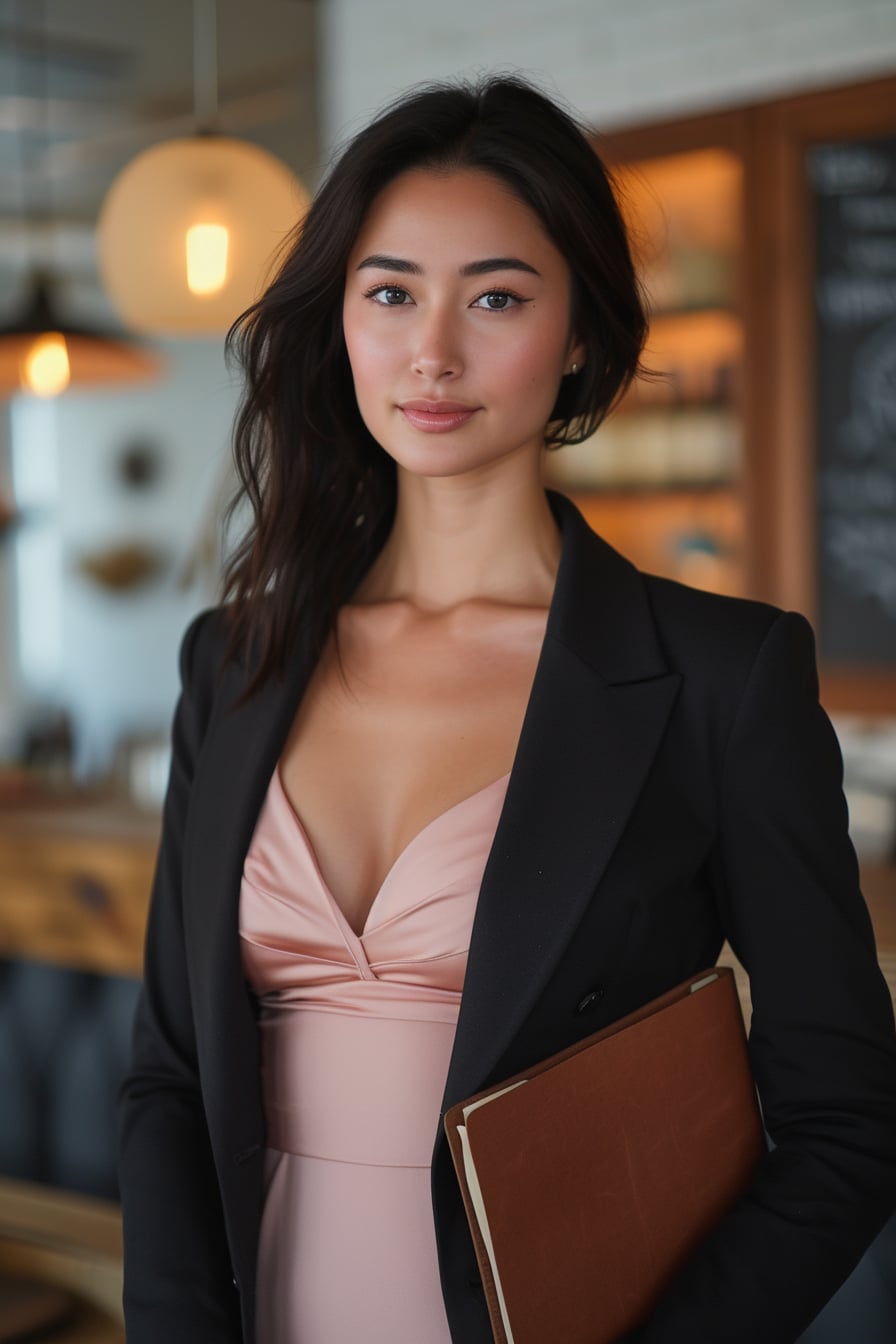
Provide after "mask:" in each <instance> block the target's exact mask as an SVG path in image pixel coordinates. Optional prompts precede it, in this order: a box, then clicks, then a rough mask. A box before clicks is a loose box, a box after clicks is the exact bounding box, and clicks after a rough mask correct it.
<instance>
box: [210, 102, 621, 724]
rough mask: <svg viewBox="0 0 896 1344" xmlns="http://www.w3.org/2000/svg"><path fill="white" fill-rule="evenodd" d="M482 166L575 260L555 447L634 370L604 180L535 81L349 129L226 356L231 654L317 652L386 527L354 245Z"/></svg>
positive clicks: (588, 422) (257, 665)
mask: <svg viewBox="0 0 896 1344" xmlns="http://www.w3.org/2000/svg"><path fill="white" fill-rule="evenodd" d="M430 167H431V168H437V169H440V170H457V169H469V168H473V169H479V170H482V171H485V172H488V173H491V174H492V175H493V176H495V177H496V178H499V179H500V180H501V181H502V182H503V183H505V184H506V185H507V186H509V187H510V188H511V189H512V190H513V192H514V193H515V194H516V196H517V197H518V198H519V199H520V200H521V201H522V202H524V204H526V205H528V206H529V207H530V209H532V210H534V212H535V214H536V215H537V216H538V217H539V219H540V220H541V222H542V225H543V227H544V228H545V230H546V232H547V234H548V236H549V237H550V239H551V240H552V242H553V243H554V245H555V246H556V247H557V248H558V250H559V251H560V252H561V253H562V254H563V256H564V257H565V259H566V262H567V264H568V265H569V267H570V270H571V272H572V326H573V329H574V331H575V332H576V336H577V338H578V339H580V340H582V341H583V342H584V343H585V345H586V348H587V357H586V360H585V365H584V368H583V369H582V371H581V372H579V373H578V374H577V375H576V376H575V377H565V378H563V380H562V382H561V386H560V389H559V392H558V396H557V401H556V404H555V406H554V408H553V412H552V416H551V420H550V423H549V425H548V428H547V432H546V444H547V446H548V447H554V448H556V447H560V446H561V445H562V444H564V443H578V442H581V440H582V439H584V438H586V437H588V436H589V435H591V434H593V433H594V431H595V430H596V429H597V427H598V425H599V424H600V423H601V421H602V420H603V419H604V418H605V417H606V415H607V414H608V413H609V411H610V410H611V409H612V407H613V406H614V405H615V404H616V402H617V401H618V400H619V398H620V397H621V396H622V394H623V393H624V391H625V390H626V388H627V387H628V385H629V383H630V382H631V380H632V378H633V377H634V376H635V374H636V373H637V372H638V370H639V360H640V355H641V350H642V348H643V344H644V340H645V336H646V331H647V319H646V315H645V311H644V307H643V304H642V299H641V293H640V288H639V285H638V282H637V280H636V277H635V272H634V267H633V265H632V258H631V253H630V251H629V245H628V239H627V237H626V231H625V227H624V225H623V221H622V216H621V214H620V210H619V207H618V205H617V202H616V200H615V198H614V195H613V190H612V187H611V182H610V178H609V174H608V172H607V170H606V168H605V167H604V165H603V163H602V162H601V160H600V158H599V157H598V155H597V153H596V152H595V150H594V149H593V147H592V145H591V144H590V143H589V141H588V139H587V138H586V135H585V133H584V132H583V130H582V129H580V127H579V126H578V125H577V123H576V121H575V120H574V119H573V117H572V116H571V115H569V114H568V113H567V112H566V111H564V110H563V109H562V108H560V107H559V106H558V105H557V104H556V103H555V102H553V101H552V100H551V99H549V98H547V97H546V96H545V95H544V94H542V93H541V92H539V91H538V90H537V89H536V88H534V87H533V86H532V85H531V84H529V83H527V82H526V81H525V80H523V79H520V78H518V77H515V76H490V77H485V78H482V79H480V80H478V81H475V82H456V83H438V84H427V85H424V86H422V87H419V88H415V89H412V90H411V91H410V92H409V93H407V94H405V95H404V96H403V97H402V98H400V99H399V100H398V101H396V102H394V103H392V104H391V105H390V106H389V107H387V108H386V110H385V111H384V112H382V113H381V114H380V115H379V116H378V117H377V118H376V119H375V120H374V121H373V122H371V124H370V125H369V126H367V127H366V128H365V129H364V130H362V131H361V132H360V133H359V134H358V135H356V136H355V137H354V139H352V140H351V141H350V142H349V144H348V145H347V147H346V148H345V149H344V150H343V152H342V153H341V154H340V156H339V157H338V159H337V160H336V162H335V163H334V164H333V166H332V168H331V169H330V171H329V173H328V174H327V176H326V178H325V180H324V182H323V184H322V186H321V187H320V189H319V190H318V192H317V194H316V196H315V198H314V201H313V203H312V205H311V207H310V209H309V211H308V213H307V215H306V216H305V218H304V220H302V221H301V223H300V224H299V225H298V226H297V228H296V229H295V231H294V233H293V235H292V236H291V237H290V238H289V239H288V240H287V244H286V246H285V248H284V252H283V254H282V260H281V261H280V264H279V268H278V270H277V272H276V275H275V277H274V279H273V281H272V283H271V284H270V286H269V287H268V289H267V290H266V292H265V293H264V294H263V295H262V297H261V298H260V299H259V300H258V301H257V302H256V303H255V304H254V305H253V306H252V307H251V308H249V309H248V310H247V311H246V312H245V313H244V314H243V315H242V316H241V317H240V318H239V319H238V320H237V322H235V323H234V326H233V327H232V329H231V331H230V332H229V333H228V337H227V350H228V354H229V355H230V356H236V358H237V359H238V361H239V363H240V364H241V365H242V368H243V370H244V375H245V391H244V395H243V400H242V403H241V405H240V409H239V412H238V415H237V420H236V425H235V430H234V445H233V447H234V458H235V462H236V467H237V472H238V475H239V480H240V484H239V487H238V489H237V491H236V493H235V495H234V496H233V498H232V499H231V501H230V504H229V506H228V509H227V512H226V519H227V522H228V524H229V523H230V522H231V521H232V520H233V518H234V516H235V515H236V514H237V511H238V510H239V508H240V507H241V506H244V505H245V504H247V503H248V505H249V506H250V508H251V513H252V519H251V523H250V525H249V526H248V528H247V529H246V530H245V532H244V534H243V536H242V540H241V541H240V542H239V544H238V545H237V547H236V549H235V550H233V551H232V553H231V555H230V558H229V560H228V561H227V564H226V566H225V571H224V582H223V591H222V596H223V598H224V600H225V601H227V602H228V604H229V605H228V608H227V610H228V617H229V647H228V654H229V655H237V654H239V655H240V656H242V657H243V658H244V659H246V660H247V661H248V660H249V658H250V650H252V651H253V652H252V658H251V661H252V664H253V669H252V670H253V675H252V679H251V681H250V682H249V684H248V686H247V688H246V692H245V697H244V698H246V697H248V696H250V695H251V694H253V692H254V691H255V690H256V689H257V688H258V687H259V686H260V685H261V684H262V683H263V682H264V681H265V680H266V679H267V678H268V677H269V676H270V675H271V674H276V675H282V673H283V670H284V668H285V665H286V662H287V658H288V656H289V652H290V650H291V649H292V648H293V647H294V646H295V642H296V640H298V639H300V640H301V646H302V649H303V650H304V651H305V652H306V653H307V654H308V655H309V656H310V657H311V658H313V659H316V658H317V657H318V656H319V654H320V652H321V651H322V649H323V647H324V644H325V642H326V640H327V638H328V635H329V633H330V631H331V630H333V629H334V627H335V621H336V613H337V610H338V608H339V607H340V605H341V604H342V603H344V602H346V601H348V600H349V598H350V596H351V593H352V591H353V589H354V588H355V587H356V586H357V584H358V583H359V582H360V580H361V578H362V577H363V575H364V573H365V572H366V570H367V569H368V567H369V566H370V564H371V562H372V560H373V559H374V557H375V556H376V554H377V553H378V551H379V550H380V548H381V547H382V545H383V542H384V541H385V540H386V537H387V536H388V534H389V531H390V529H391V526H392V523H393V520H394V516H395V502H396V469H395V463H394V461H393V460H392V458H390V457H389V455H388V453H386V452H385V451H384V449H383V448H382V447H381V446H380V445H379V444H378V443H377V442H376V440H375V439H374V438H373V436H372V435H371V434H370V432H369V431H368V429H367V427H366V425H365V424H364V421H363V420H362V419H361V415H360V412H359V410H358V406H357V402H356V400H355V393H354V387H353V383H352V374H351V368H350V365H349V360H348V354H347V352H346V347H345V341H344V339H343V334H342V299H343V288H344V284H345V272H346V266H347V263H348V257H349V254H350V252H351V250H352V247H353V246H354V243H355V240H356V238H357V235H358V232H359V230H360V228H361V225H362V222H363V220H364V217H365V215H366V213H367V211H368V209H369V208H370V205H371V203H372V202H373V200H374V198H375V197H376V196H377V195H378V193H379V192H380V191H381V190H382V189H383V187H385V186H386V184H387V183H388V182H390V181H391V180H392V179H394V178H395V177H397V176H398V175H399V174H400V173H403V172H405V171H407V170H408V169H411V168H430Z"/></svg>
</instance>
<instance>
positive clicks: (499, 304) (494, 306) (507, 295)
mask: <svg viewBox="0 0 896 1344" xmlns="http://www.w3.org/2000/svg"><path fill="white" fill-rule="evenodd" d="M483 300H484V302H483ZM520 301H521V300H520V298H519V295H517V294H511V292H510V290H509V289H490V290H488V291H487V293H485V294H480V295H479V298H478V299H475V300H474V307H480V306H481V307H483V308H487V309H488V311H489V312H492V313H503V312H504V310H505V309H506V308H512V307H513V306H514V305H515V304H517V303H519V302H520Z"/></svg>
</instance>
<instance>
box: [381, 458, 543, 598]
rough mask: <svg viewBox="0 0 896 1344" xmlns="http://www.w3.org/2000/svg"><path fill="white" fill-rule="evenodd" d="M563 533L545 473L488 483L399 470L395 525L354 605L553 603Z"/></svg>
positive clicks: (498, 475)
mask: <svg viewBox="0 0 896 1344" xmlns="http://www.w3.org/2000/svg"><path fill="white" fill-rule="evenodd" d="M560 549H561V543H560V532H559V529H558V527H557V524H556V522H555V521H554V516H553V514H552V512H551V507H550V505H549V504H548V501H547V496H546V495H545V492H544V486H543V484H542V481H541V478H540V473H539V472H538V471H537V470H536V471H535V472H532V473H531V474H526V475H523V474H517V475H516V476H515V477H513V476H511V477H510V479H508V476H507V474H503V476H502V474H501V473H498V474H496V476H494V477H492V478H491V479H489V480H483V479H481V478H480V479H472V478H471V477H460V476H457V477H424V476H415V475H413V474H411V473H409V472H406V471H404V470H402V469H399V472H398V496H397V502H396V512H395V522H394V526H393V528H392V531H391V532H390V534H389V537H388V539H387V540H386V543H385V545H384V546H383V549H382V550H381V552H380V554H379V555H378V556H377V558H376V560H375V561H374V563H373V565H372V566H371V568H370V570H369V571H368V573H367V574H366V575H365V577H364V579H363V581H362V583H361V584H360V585H359V588H358V590H357V592H356V593H355V595H354V601H356V602H361V603H367V602H384V601H390V600H396V599H401V600H404V601H407V602H411V603H412V604H413V605H415V606H418V607H420V608H421V609H422V610H426V611H442V610H447V609H449V608H451V607H455V606H457V605H459V604H460V603H462V602H468V601H472V600H477V599H478V600H486V601H492V602H500V603H509V604H514V605H524V606H539V607H547V606H548V605H549V604H550V600H551V594H552V592H553V589H554V581H555V579H556V575H557V567H558V565H559V562H560Z"/></svg>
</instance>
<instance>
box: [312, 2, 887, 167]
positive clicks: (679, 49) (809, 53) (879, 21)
mask: <svg viewBox="0 0 896 1344" xmlns="http://www.w3.org/2000/svg"><path fill="white" fill-rule="evenodd" d="M321 60H322V97H323V135H324V144H325V146H327V147H328V149H329V148H332V146H333V145H334V144H335V143H337V142H338V141H339V140H341V139H343V138H344V137H345V136H347V135H350V134H352V133H353V132H354V131H355V130H357V129H358V128H359V127H360V126H361V125H363V123H364V122H365V121H366V120H367V119H368V118H369V117H370V115H371V114H372V113H373V112H374V111H375V110H376V109H377V108H378V107H379V106H381V105H382V104H383V103H384V102H385V101H387V100H388V99H390V98H392V97H394V96H395V95H396V94H398V93H399V92H401V91H402V90H403V89H405V88H407V87H408V86H410V85H411V84H414V83H417V82H418V81H420V80H423V79H436V78H447V77H451V76H453V75H458V74H469V73H472V72H474V71H481V70H493V69H503V70H507V69H511V70H516V71H520V72H522V73H525V74H529V75H531V76H534V77H535V78H536V79H537V80H538V81H539V83H541V84H542V86H543V87H546V88H547V89H548V90H549V91H553V92H554V93H556V94H559V95H561V96H562V97H563V98H564V99H566V100H567V101H568V102H569V103H571V104H572V106H573V107H574V108H575V109H577V111H578V112H579V113H580V114H581V115H582V116H583V117H584V118H585V119H586V120H588V121H589V122H591V124H592V125H594V126H595V127H597V128H598V129H599V130H608V129H610V128H611V127H613V126H619V125H626V124H630V123H633V122H638V121H647V120H654V119H659V118H662V117H665V116H669V117H673V116H679V115H686V114H687V113H689V112H698V111H702V110H706V109H709V108H713V107H724V106H731V105H734V104H737V103H743V102H750V101H753V100H756V99H760V98H762V97H771V96H774V95H779V94H784V93H790V92H798V91H801V90H803V89H809V88H812V87H817V86H819V85H824V84H838V83H848V82H850V81H851V80H854V79H861V78H864V77H871V76H872V75H875V74H886V73H891V72H894V71H896V0H492V2H491V3H489V2H488V0H448V2H446V0H327V2H326V3H325V4H323V5H322V6H321Z"/></svg>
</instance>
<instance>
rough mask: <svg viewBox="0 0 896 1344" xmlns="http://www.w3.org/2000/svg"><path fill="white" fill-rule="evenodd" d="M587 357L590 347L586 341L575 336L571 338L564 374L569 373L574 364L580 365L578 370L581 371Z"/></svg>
mask: <svg viewBox="0 0 896 1344" xmlns="http://www.w3.org/2000/svg"><path fill="white" fill-rule="evenodd" d="M587 358H588V347H587V346H586V345H585V342H584V341H579V340H577V339H576V337H575V336H573V337H572V339H571V340H570V343H569V348H568V349H567V351H566V361H565V363H564V365H563V372H564V374H566V373H569V371H570V368H571V366H572V365H573V364H577V365H578V372H579V373H581V371H582V368H583V366H584V364H585V360H586V359H587Z"/></svg>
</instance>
